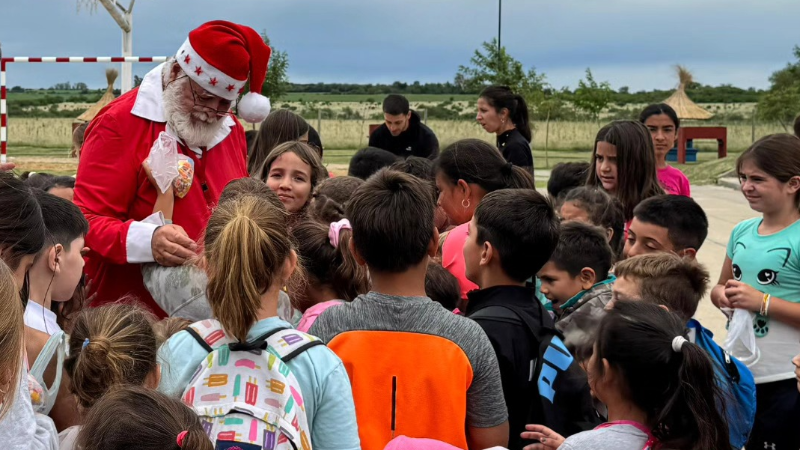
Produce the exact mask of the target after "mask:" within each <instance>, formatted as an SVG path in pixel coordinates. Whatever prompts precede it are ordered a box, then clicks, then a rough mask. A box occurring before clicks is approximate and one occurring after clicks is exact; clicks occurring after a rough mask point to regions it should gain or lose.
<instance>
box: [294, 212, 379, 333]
mask: <svg viewBox="0 0 800 450" xmlns="http://www.w3.org/2000/svg"><path fill="white" fill-rule="evenodd" d="M292 236H293V237H294V239H295V242H297V246H298V249H297V250H298V253H299V254H300V255H302V258H303V267H304V268H305V270H306V274H305V275H306V276H305V278H306V280H305V282H304V283H300V285H299V286H291V285H290V286H289V295H290V297H291V298H292V302H293V303H294V305H295V306H296V307H297V308H298V309H299V310H300V311H302V312H303V317H302V318H301V319H300V323H299V324H298V325H297V329H298V330H300V331H302V332H308V330H309V329H310V328H311V325H313V324H314V322H315V321H316V320H317V317H319V316H320V315H321V314H322V313H323V312H324V311H325V310H327V309H328V308H331V307H333V306H336V305H338V304H341V303H343V302H346V301H348V302H349V301H352V300H353V299H355V298H356V297H358V296H359V295H360V294H366V293H367V292H368V291H369V279H368V277H367V271H366V269H365V267H364V266H360V265H359V264H358V263H357V262H356V260H355V258H354V257H353V254H352V253H351V252H350V237H351V228H350V222H349V221H348V220H347V219H342V220H339V221H338V222H333V223H331V224H329V225H327V226H326V225H325V224H322V223H319V222H316V221H313V220H307V221H305V222H302V223H299V224H297V225H296V226H295V227H294V228H293V229H292Z"/></svg>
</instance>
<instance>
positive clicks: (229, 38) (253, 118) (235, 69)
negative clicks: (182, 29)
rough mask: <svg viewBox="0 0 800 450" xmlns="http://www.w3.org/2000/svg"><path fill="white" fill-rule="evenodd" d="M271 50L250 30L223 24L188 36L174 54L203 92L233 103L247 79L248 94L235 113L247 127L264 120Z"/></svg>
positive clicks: (211, 24)
mask: <svg viewBox="0 0 800 450" xmlns="http://www.w3.org/2000/svg"><path fill="white" fill-rule="evenodd" d="M271 54H272V50H271V49H270V48H269V47H268V46H267V45H266V44H265V43H264V40H263V39H262V38H261V36H260V35H259V34H258V33H257V32H256V31H255V30H253V29H252V28H250V27H246V26H244V25H238V24H235V23H231V22H225V21H222V20H215V21H213V22H208V23H205V24H203V25H201V26H200V27H199V28H197V29H196V30H194V31H192V32H191V33H189V38H188V39H186V42H184V43H183V45H182V46H181V48H180V49H179V50H178V53H177V56H176V58H177V61H178V64H179V65H180V66H181V68H182V69H183V71H184V72H185V73H186V74H187V75H188V76H189V78H191V79H192V80H194V82H195V83H197V84H198V85H199V86H200V87H202V88H203V89H205V90H206V91H208V92H210V93H212V94H214V95H216V96H218V97H222V98H224V99H226V100H230V101H234V100H236V98H237V97H238V96H239V94H241V93H242V91H243V90H244V85H245V83H247V81H248V79H249V81H250V92H248V93H247V94H246V95H245V96H244V97H243V98H242V99H241V101H239V105H238V113H239V116H241V117H242V118H243V119H244V120H246V121H248V122H250V123H258V122H261V121H263V120H264V119H266V118H267V115H268V114H269V111H270V103H269V99H268V98H266V97H264V96H263V95H261V86H262V85H263V84H264V79H265V78H266V77H267V66H268V65H269V58H270V55H271Z"/></svg>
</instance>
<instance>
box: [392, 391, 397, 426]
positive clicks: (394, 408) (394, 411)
mask: <svg viewBox="0 0 800 450" xmlns="http://www.w3.org/2000/svg"><path fill="white" fill-rule="evenodd" d="M396 425H397V377H396V376H394V377H392V439H394V433H395V431H396V430H397V426H396Z"/></svg>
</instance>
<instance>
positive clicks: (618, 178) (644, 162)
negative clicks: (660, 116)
mask: <svg viewBox="0 0 800 450" xmlns="http://www.w3.org/2000/svg"><path fill="white" fill-rule="evenodd" d="M586 185H587V186H589V187H598V188H602V189H603V190H604V191H606V192H607V193H609V194H610V195H611V196H612V197H616V199H617V200H619V201H620V203H622V211H623V214H624V216H625V222H626V224H625V233H626V234H627V231H628V228H630V222H631V221H632V220H633V209H634V208H636V205H638V204H639V203H641V202H642V200H645V199H648V198H650V197H654V196H656V195H664V189H663V188H662V187H661V184H660V183H659V182H658V177H657V173H656V157H655V152H654V151H653V139H652V138H651V137H650V133H649V132H648V131H647V128H645V126H644V125H642V124H641V123H639V122H636V121H634V120H617V121H614V122H611V123H610V124H608V125H606V126H604V127H603V128H601V129H600V131H598V132H597V137H596V138H595V142H594V152H593V153H592V161H591V165H590V166H589V176H588V178H587V179H586Z"/></svg>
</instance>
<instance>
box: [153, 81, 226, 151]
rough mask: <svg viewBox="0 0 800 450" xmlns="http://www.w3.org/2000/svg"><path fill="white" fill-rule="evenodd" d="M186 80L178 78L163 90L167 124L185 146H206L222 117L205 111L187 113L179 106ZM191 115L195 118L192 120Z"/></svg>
mask: <svg viewBox="0 0 800 450" xmlns="http://www.w3.org/2000/svg"><path fill="white" fill-rule="evenodd" d="M188 81H189V79H188V78H184V79H181V80H178V81H177V82H173V83H171V84H170V85H169V86H168V87H167V89H165V90H164V94H163V95H164V97H163V100H164V115H165V116H166V117H167V123H168V124H169V126H170V127H171V128H172V130H173V131H175V133H176V134H177V135H178V137H179V138H181V139H182V140H183V142H184V143H185V144H186V145H187V146H189V147H208V146H210V145H211V144H212V143H213V141H214V137H215V136H216V134H217V132H218V131H219V130H220V129H221V128H222V126H223V125H222V124H223V122H224V118H223V117H216V116H214V115H211V114H208V113H206V112H195V111H192V112H189V113H187V112H185V111H184V110H183V109H182V108H181V107H180V105H181V103H182V102H184V100H183V92H184V84H185V83H188ZM192 117H194V119H195V120H192Z"/></svg>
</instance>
